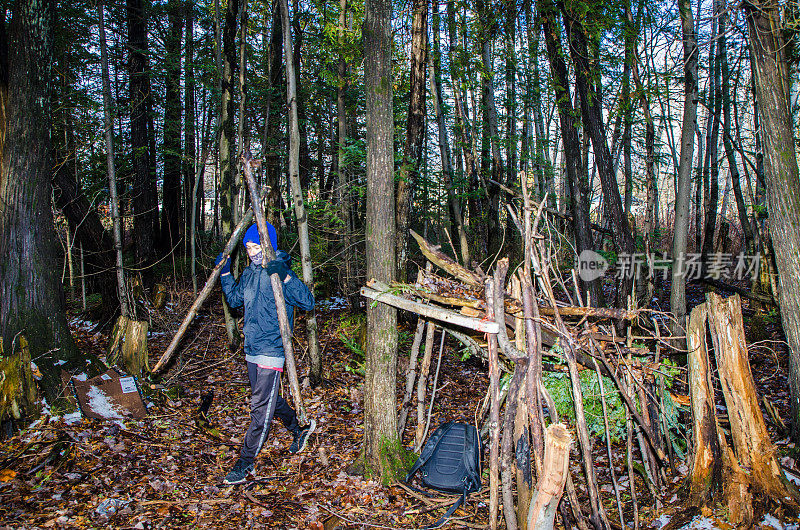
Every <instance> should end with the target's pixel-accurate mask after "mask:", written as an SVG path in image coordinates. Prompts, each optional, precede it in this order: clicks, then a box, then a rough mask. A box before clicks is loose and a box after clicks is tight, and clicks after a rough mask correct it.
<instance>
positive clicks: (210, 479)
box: [0, 291, 486, 530]
mask: <svg viewBox="0 0 800 530" xmlns="http://www.w3.org/2000/svg"><path fill="white" fill-rule="evenodd" d="M189 303H191V297H190V296H187V294H186V291H182V292H181V293H179V295H175V294H173V296H172V302H171V303H168V304H167V305H166V307H165V308H164V309H163V310H162V311H161V312H160V313H158V317H157V318H156V319H154V326H153V330H152V331H153V333H152V334H151V335H150V337H149V344H148V346H149V350H150V352H151V355H152V356H154V357H156V356H157V355H158V354H159V353H160V352H161V351H163V349H164V347H166V345H167V343H168V341H169V340H170V338H171V336H172V332H173V331H174V328H176V327H177V325H178V324H179V322H180V319H181V317H182V316H183V310H184V309H185V308H184V306H187V307H188V305H187V304H189ZM340 313H341V312H340V311H339V312H337V311H333V312H326V311H324V310H320V311H318V319H319V321H320V330H321V332H320V340H321V342H322V343H324V344H327V346H326V348H325V359H324V362H325V365H326V373H327V376H328V378H327V381H326V383H325V384H324V385H323V386H322V387H321V388H316V389H306V390H304V400H305V405H306V408H307V410H308V414H309V416H310V417H313V418H315V419H316V420H317V425H318V427H317V431H316V433H315V434H314V436H313V438H312V441H311V443H310V444H309V447H308V448H307V449H306V451H305V452H303V453H301V454H299V455H291V454H289V453H288V451H287V448H288V446H289V444H290V442H291V437H290V435H289V434H288V432H287V431H286V429H285V428H284V427H283V426H282V425H281V424H280V422H279V421H276V422H275V423H274V424H273V428H272V429H271V431H270V433H269V437H268V438H267V441H266V443H265V446H264V449H263V451H262V453H261V455H260V457H259V458H258V460H257V461H256V474H257V478H256V480H254V481H252V482H250V483H248V484H246V485H244V486H236V487H231V486H224V485H223V484H222V483H221V481H222V479H223V477H224V476H225V474H226V473H227V471H228V470H229V469H230V467H231V466H232V465H233V463H234V462H235V460H236V457H237V456H238V447H239V444H240V443H241V440H242V437H243V435H244V432H245V429H246V427H247V424H248V422H249V405H248V402H249V393H250V391H249V383H248V381H247V371H246V366H245V361H244V356H243V354H242V352H241V351H239V352H236V353H234V354H231V353H230V352H228V350H227V348H226V346H225V343H226V340H225V329H224V327H223V326H222V325H221V322H222V316H221V309H220V303H219V298H218V294H217V295H215V298H214V299H212V300H209V302H208V303H207V304H206V310H205V311H203V312H201V314H200V315H199V316H198V318H197V320H196V322H195V323H194V324H193V326H192V329H191V330H190V333H191V336H187V340H186V346H185V347H184V349H183V352H182V353H181V355H180V356H179V358H178V359H177V362H176V363H175V366H174V367H173V368H172V369H171V370H170V371H169V372H167V374H166V375H165V378H164V381H163V386H164V387H165V388H163V389H159V390H156V391H154V392H153V394H152V395H150V396H148V397H147V398H146V401H148V402H150V408H149V414H148V417H147V418H146V419H144V420H141V421H127V420H126V421H125V422H124V424H123V425H119V424H115V423H111V422H99V421H90V420H79V421H75V422H72V423H69V422H67V421H65V420H64V419H63V418H56V417H52V418H51V417H48V416H45V417H43V418H42V419H41V420H39V421H38V422H36V423H35V424H34V425H32V426H30V427H29V428H27V429H25V430H23V431H22V432H21V433H19V434H18V435H17V436H15V437H14V438H12V439H10V440H6V441H4V442H2V443H1V444H0V525H2V524H6V525H12V526H14V527H17V526H20V525H21V527H25V528H30V527H42V528H54V527H58V528H62V527H70V528H177V527H186V526H193V527H204V528H243V527H251V526H257V527H263V528H302V529H305V528H309V529H323V530H332V529H334V528H339V529H345V528H370V527H374V528H414V527H420V526H424V525H425V524H429V523H431V522H433V521H435V520H436V519H437V518H438V516H439V515H441V512H443V511H444V509H446V506H447V504H446V502H440V501H439V500H438V499H437V500H436V501H433V504H431V502H432V501H423V500H420V499H419V498H416V497H415V496H412V495H409V494H408V493H407V492H405V491H404V490H403V489H401V488H399V487H396V486H394V487H384V486H383V485H381V484H380V483H378V482H375V481H372V480H367V479H364V478H363V477H359V476H353V475H349V474H348V473H347V468H348V466H349V465H350V464H351V463H352V462H354V461H355V460H356V459H357V458H358V455H359V451H360V448H361V443H362V434H363V415H362V413H363V392H362V391H361V385H362V383H363V377H362V376H360V375H358V374H357V373H354V372H353V371H348V370H345V369H344V368H345V367H346V366H352V365H353V364H355V363H357V362H358V359H356V358H354V356H353V354H352V352H351V351H350V350H348V349H347V348H346V347H345V346H344V345H343V344H342V341H341V340H340V338H339V337H338V322H339V317H340ZM299 320H300V321H299V322H298V323H297V328H296V329H297V332H298V333H297V340H299V341H301V343H302V342H303V341H304V339H303V335H304V331H303V330H304V322H303V321H302V319H299ZM87 328H88V326H87V325H85V324H84V325H83V327H82V328H81V329H78V328H76V329H75V332H76V337H77V340H78V343H79V345H80V346H81V348H83V349H85V350H91V351H92V352H93V353H102V351H103V348H104V346H105V341H106V340H107V339H106V337H105V336H104V335H103V334H98V333H93V332H91V331H90V330H88V329H87ZM301 346H302V344H301ZM303 350H304V349H303V348H299V349H298V351H303ZM407 353H408V352H407V351H404V352H401V355H407ZM306 361H307V359H304V358H302V356H301V358H300V359H299V373H300V374H301V375H302V374H304V373H305V372H306V371H307V364H306ZM483 373H484V369H483V367H481V366H480V365H479V364H477V363H476V362H470V363H462V362H460V361H458V359H457V354H454V353H453V352H451V353H450V355H445V358H444V359H443V366H442V375H441V377H440V381H439V384H440V385H449V388H448V391H447V392H446V393H443V394H446V395H445V396H443V399H442V400H441V401H440V402H437V403H436V405H435V406H434V413H433V415H434V416H433V418H432V420H431V424H432V426H435V425H436V424H437V423H438V422H440V421H444V420H448V419H459V418H460V419H464V420H467V421H471V419H472V415H473V411H474V410H475V409H476V407H477V403H478V400H479V399H481V398H482V397H483V394H484V392H485V387H486V382H485V379H486V378H485V375H483ZM401 375H402V374H401ZM400 379H401V378H398V381H400ZM209 390H214V393H215V398H214V401H213V403H212V405H211V407H210V409H209V411H208V413H207V415H206V417H207V418H208V421H209V422H210V425H205V424H202V422H198V421H196V420H197V408H198V406H199V404H200V400H201V396H202V395H203V394H204V393H207V392H208V391H209ZM400 391H401V389H400V388H398V392H400ZM287 394H288V392H285V393H284V395H287ZM399 395H400V394H399ZM410 423H413V422H410ZM198 425H200V426H198ZM412 431H413V425H410V426H409V429H407V436H406V442H408V440H409V435H411V433H412ZM216 433H218V436H216V435H215V434H216ZM473 499H474V500H473V501H471V502H469V503H468V505H467V507H466V512H465V511H459V512H458V514H460V515H461V516H465V514H466V515H467V516H466V517H464V519H465V521H464V522H463V523H461V524H457V525H456V526H462V527H463V526H469V527H476V526H477V527H480V526H481V524H482V523H481V522H482V521H483V522H485V518H486V509H485V506H484V504H483V503H482V502H481V500H480V499H481V497H480V496H473ZM430 506H434V507H436V508H438V507H439V506H441V509H438V510H437V509H434V510H431V509H430Z"/></svg>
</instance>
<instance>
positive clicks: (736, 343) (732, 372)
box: [706, 293, 800, 511]
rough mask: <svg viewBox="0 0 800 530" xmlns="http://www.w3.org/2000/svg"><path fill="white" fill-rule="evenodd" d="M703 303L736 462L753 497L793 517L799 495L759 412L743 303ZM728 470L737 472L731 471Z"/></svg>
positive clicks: (715, 298)
mask: <svg viewBox="0 0 800 530" xmlns="http://www.w3.org/2000/svg"><path fill="white" fill-rule="evenodd" d="M706 299H707V304H708V315H709V321H710V326H711V330H712V334H711V336H712V339H713V342H714V351H715V353H716V357H717V367H718V368H719V379H720V384H721V385H722V392H723V394H724V396H725V403H726V404H727V407H728V417H729V418H730V425H731V437H732V439H733V448H734V452H735V455H736V461H738V464H739V466H740V467H741V469H742V470H744V473H746V475H747V476H746V479H747V480H748V481H749V483H750V485H751V488H752V491H753V493H757V494H758V495H760V496H761V497H763V498H764V499H771V500H774V501H775V502H778V503H781V504H784V505H787V506H789V507H791V508H792V509H794V510H795V511H796V510H798V508H800V493H799V492H798V491H797V488H795V487H794V486H793V485H792V484H791V483H790V482H789V481H788V480H787V479H786V477H785V476H784V474H783V471H782V470H781V468H780V464H779V463H778V459H777V456H776V454H777V451H776V448H775V445H774V444H773V443H772V441H771V440H770V439H769V435H768V434H767V426H766V424H765V423H764V416H763V414H762V413H761V409H760V408H759V406H758V394H757V393H756V388H755V383H754V381H753V374H752V373H751V372H750V363H749V360H748V357H747V345H746V343H745V337H744V324H743V322H742V306H741V299H740V298H739V296H738V295H734V296H732V297H730V298H727V299H724V300H723V299H722V297H720V296H719V295H717V294H715V293H709V294H707V295H706ZM730 467H732V468H734V471H735V466H730ZM744 473H743V474H744ZM725 478H727V477H725V476H723V479H725ZM740 489H741V488H740Z"/></svg>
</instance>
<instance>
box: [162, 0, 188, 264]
mask: <svg viewBox="0 0 800 530" xmlns="http://www.w3.org/2000/svg"><path fill="white" fill-rule="evenodd" d="M167 11H168V26H169V31H168V33H167V35H166V37H165V42H164V48H165V51H166V57H165V62H166V65H165V67H166V68H165V69H166V76H165V79H164V84H165V86H166V90H165V92H164V152H163V159H164V185H163V187H162V194H161V196H162V205H163V207H162V209H161V245H162V249H163V250H164V251H169V250H171V249H172V248H173V247H174V246H175V245H177V244H178V242H179V241H180V239H181V233H182V231H183V230H182V228H183V215H182V214H181V159H182V155H181V111H182V110H183V109H182V107H181V87H180V80H181V33H183V11H184V9H183V4H182V3H181V2H180V0H170V1H169V3H168V4H167ZM187 209H188V208H187Z"/></svg>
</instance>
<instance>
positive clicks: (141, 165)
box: [126, 0, 158, 283]
mask: <svg viewBox="0 0 800 530" xmlns="http://www.w3.org/2000/svg"><path fill="white" fill-rule="evenodd" d="M126 1H127V4H126V6H127V15H128V49H129V52H128V53H129V62H128V65H129V77H130V80H129V83H128V87H129V90H130V109H131V117H130V123H131V125H130V126H131V152H132V154H131V158H132V160H133V195H132V197H131V202H132V203H133V240H134V243H135V245H136V266H137V268H144V267H149V266H150V265H151V264H153V262H154V261H155V245H156V234H157V233H158V197H157V196H156V193H155V191H156V190H155V182H156V175H155V171H154V168H153V167H152V166H151V164H150V155H151V153H150V127H149V122H150V117H149V105H148V101H149V98H150V68H149V66H148V59H147V57H148V44H147V12H146V8H145V3H144V1H143V0H126ZM143 276H144V277H145V278H149V277H150V276H152V269H149V268H145V269H144V271H143ZM145 283H149V280H146V281H145Z"/></svg>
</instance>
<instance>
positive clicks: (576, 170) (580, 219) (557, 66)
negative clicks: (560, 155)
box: [537, 0, 619, 306]
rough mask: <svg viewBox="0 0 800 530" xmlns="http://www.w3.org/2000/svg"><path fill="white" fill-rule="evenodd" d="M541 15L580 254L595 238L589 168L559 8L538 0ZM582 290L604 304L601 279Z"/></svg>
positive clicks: (577, 247)
mask: <svg viewBox="0 0 800 530" xmlns="http://www.w3.org/2000/svg"><path fill="white" fill-rule="evenodd" d="M537 6H538V11H539V13H538V16H539V18H540V20H541V22H542V27H543V30H544V37H545V45H546V47H547V58H548V60H549V61H550V72H551V75H552V76H553V78H554V79H555V83H554V90H555V96H556V103H557V105H558V116H559V120H560V124H561V140H562V143H563V144H564V153H565V160H566V166H567V167H566V170H567V171H566V172H567V175H566V176H567V178H566V181H567V184H568V187H569V190H570V191H569V194H570V196H571V197H572V200H571V202H570V209H571V213H572V219H573V231H574V237H575V247H576V251H577V253H578V255H580V254H581V253H582V252H584V251H587V250H589V251H593V250H594V242H593V239H592V231H591V230H592V229H591V225H590V222H589V197H588V190H587V188H586V182H585V178H584V177H583V176H584V175H585V174H586V168H584V167H582V163H581V156H580V139H579V138H578V130H577V126H576V124H575V112H574V109H573V107H572V95H571V94H570V91H569V75H568V72H567V64H566V62H565V61H564V54H563V50H562V48H561V37H560V33H559V30H558V28H557V27H556V25H555V22H556V21H557V19H556V18H555V17H556V16H557V11H556V9H555V5H554V4H553V3H552V1H551V0H539V1H538V2H537ZM617 193H618V194H619V192H617ZM580 285H581V288H582V290H584V292H585V293H587V295H588V296H584V299H585V300H586V299H590V300H591V303H592V304H593V305H595V306H602V305H603V291H602V289H601V286H600V281H599V279H595V280H593V281H588V282H585V281H584V280H583V279H581V280H580Z"/></svg>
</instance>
